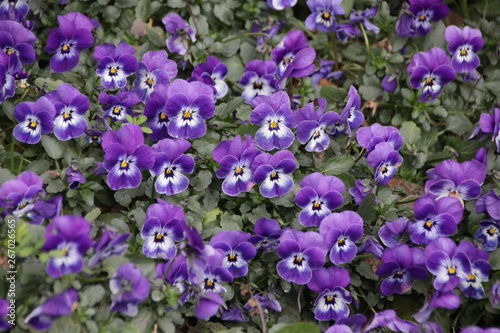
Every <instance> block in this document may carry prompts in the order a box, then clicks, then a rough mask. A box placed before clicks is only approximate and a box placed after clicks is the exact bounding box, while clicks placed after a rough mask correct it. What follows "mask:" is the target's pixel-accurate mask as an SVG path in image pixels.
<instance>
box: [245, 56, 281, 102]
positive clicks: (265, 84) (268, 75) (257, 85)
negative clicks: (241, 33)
mask: <svg viewBox="0 0 500 333" xmlns="http://www.w3.org/2000/svg"><path fill="white" fill-rule="evenodd" d="M275 73H276V63H275V62H274V61H272V60H265V61H263V60H258V59H255V60H252V61H250V62H249V63H248V64H247V65H246V66H245V74H243V76H242V77H241V79H240V85H241V86H242V87H243V92H242V93H241V97H243V98H244V99H245V102H247V103H250V102H251V101H252V99H254V97H255V96H258V95H264V96H271V95H272V94H273V93H274V91H275V90H276V86H277V84H278V81H277V80H276V78H275V76H274V74H275Z"/></svg>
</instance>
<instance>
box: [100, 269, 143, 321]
mask: <svg viewBox="0 0 500 333" xmlns="http://www.w3.org/2000/svg"><path fill="white" fill-rule="evenodd" d="M150 286H151V283H150V282H149V280H148V279H147V277H145V276H144V275H142V272H141V270H140V269H139V268H137V267H135V266H134V264H132V263H130V262H126V263H124V264H122V265H121V266H120V267H119V268H118V270H117V271H116V273H115V274H114V275H113V277H112V278H111V280H109V290H111V301H112V303H111V306H110V308H109V311H110V312H121V313H122V314H124V315H125V316H128V317H135V316H136V315H137V313H138V308H137V307H138V305H139V304H140V303H141V302H142V301H144V300H145V299H146V298H147V297H148V295H149V290H150Z"/></svg>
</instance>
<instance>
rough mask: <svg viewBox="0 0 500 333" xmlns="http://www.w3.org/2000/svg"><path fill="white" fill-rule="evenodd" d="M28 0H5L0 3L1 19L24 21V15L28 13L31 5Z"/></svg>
mask: <svg viewBox="0 0 500 333" xmlns="http://www.w3.org/2000/svg"><path fill="white" fill-rule="evenodd" d="M27 1H28V0H17V1H15V2H14V1H9V0H5V1H2V2H1V3H0V20H2V21H5V20H13V21H17V22H23V21H24V17H25V16H26V15H28V12H29V10H30V7H29V6H28V3H27Z"/></svg>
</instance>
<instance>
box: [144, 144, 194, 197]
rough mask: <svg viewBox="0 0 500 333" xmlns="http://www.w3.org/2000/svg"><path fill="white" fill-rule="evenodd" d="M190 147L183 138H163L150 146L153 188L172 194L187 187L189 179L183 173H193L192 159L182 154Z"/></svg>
mask: <svg viewBox="0 0 500 333" xmlns="http://www.w3.org/2000/svg"><path fill="white" fill-rule="evenodd" d="M190 147H191V143H189V142H188V141H187V140H184V139H177V140H172V139H163V140H161V141H159V142H158V143H157V144H155V145H153V146H152V147H151V148H152V149H153V151H154V153H155V164H154V166H153V167H152V168H151V170H150V171H151V174H152V175H153V176H155V177H158V178H156V181H155V190H156V192H158V193H162V194H166V195H174V194H178V193H181V192H182V191H184V190H185V189H187V187H188V185H189V179H188V178H187V177H186V176H184V175H183V173H193V171H194V159H193V158H192V157H191V156H189V155H186V154H183V153H184V152H185V151H186V150H188V149H189V148H190Z"/></svg>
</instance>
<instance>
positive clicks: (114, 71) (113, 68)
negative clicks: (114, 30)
mask: <svg viewBox="0 0 500 333" xmlns="http://www.w3.org/2000/svg"><path fill="white" fill-rule="evenodd" d="M134 53H135V49H134V47H133V46H132V45H130V44H128V43H126V42H120V44H118V46H115V45H114V44H101V45H97V46H96V47H95V49H94V58H95V59H96V60H97V61H98V62H97V75H98V76H100V77H101V84H102V86H103V87H104V88H106V89H116V88H123V87H125V85H126V84H127V77H129V76H130V75H132V74H134V73H135V72H136V71H137V59H136V58H135V57H134Z"/></svg>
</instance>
